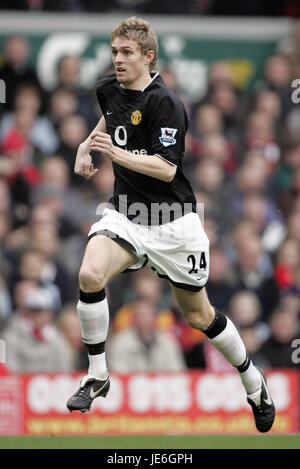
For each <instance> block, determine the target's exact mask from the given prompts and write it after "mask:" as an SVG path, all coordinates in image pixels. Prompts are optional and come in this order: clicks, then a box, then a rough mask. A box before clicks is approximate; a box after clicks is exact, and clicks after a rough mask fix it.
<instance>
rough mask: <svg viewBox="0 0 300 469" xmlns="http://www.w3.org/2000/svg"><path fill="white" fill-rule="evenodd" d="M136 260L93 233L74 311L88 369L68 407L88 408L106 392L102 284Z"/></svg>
mask: <svg viewBox="0 0 300 469" xmlns="http://www.w3.org/2000/svg"><path fill="white" fill-rule="evenodd" d="M135 262H136V257H135V256H134V254H132V253H131V252H129V251H127V250H126V249H125V248H123V247H122V246H120V245H119V244H118V243H116V242H115V241H114V240H112V239H110V238H108V237H106V236H102V235H96V236H93V237H92V238H91V239H90V240H89V242H88V244H87V247H86V251H85V254H84V257H83V261H82V265H81V268H80V272H79V286H80V293H79V301H78V304H77V311H78V316H79V320H80V324H81V330H82V340H83V342H84V344H85V346H86V348H87V351H88V357H89V369H88V374H87V375H86V376H85V377H84V378H83V380H82V382H81V386H80V388H79V390H78V391H77V392H76V393H75V394H74V395H73V396H72V397H71V398H70V399H69V401H68V403H67V406H68V408H69V410H81V411H82V412H84V411H86V410H89V408H90V405H91V403H92V401H93V399H94V398H95V397H97V396H98V395H99V396H105V395H106V394H107V392H108V389H109V375H108V370H107V366H106V359H105V341H106V337H107V332H108V326H109V309H108V303H107V299H106V294H105V285H106V283H107V282H108V281H109V280H110V279H111V278H112V277H114V276H115V275H116V274H118V273H120V272H122V271H123V270H125V269H126V268H128V267H130V266H131V265H132V264H134V263H135Z"/></svg>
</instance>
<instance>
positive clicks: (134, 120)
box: [131, 111, 142, 125]
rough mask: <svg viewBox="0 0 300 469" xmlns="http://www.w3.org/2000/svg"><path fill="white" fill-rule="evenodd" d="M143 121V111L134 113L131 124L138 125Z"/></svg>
mask: <svg viewBox="0 0 300 469" xmlns="http://www.w3.org/2000/svg"><path fill="white" fill-rule="evenodd" d="M141 120H142V113H141V111H133V113H132V114H131V123H132V124H133V125H138V124H139V123H140V122H141Z"/></svg>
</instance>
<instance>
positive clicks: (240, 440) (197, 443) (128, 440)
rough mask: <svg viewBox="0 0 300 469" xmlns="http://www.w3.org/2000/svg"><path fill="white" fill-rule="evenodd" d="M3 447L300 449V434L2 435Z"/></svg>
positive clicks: (0, 443)
mask: <svg viewBox="0 0 300 469" xmlns="http://www.w3.org/2000/svg"><path fill="white" fill-rule="evenodd" d="M0 449H300V434H289V435H260V434H258V435H138V436H132V435H125V436H123V435H122V436H119V435H117V436H101V435H99V436H96V435H93V436H92V435H89V436H57V435H55V436H54V435H49V436H47V435H46V436H30V435H28V436H0Z"/></svg>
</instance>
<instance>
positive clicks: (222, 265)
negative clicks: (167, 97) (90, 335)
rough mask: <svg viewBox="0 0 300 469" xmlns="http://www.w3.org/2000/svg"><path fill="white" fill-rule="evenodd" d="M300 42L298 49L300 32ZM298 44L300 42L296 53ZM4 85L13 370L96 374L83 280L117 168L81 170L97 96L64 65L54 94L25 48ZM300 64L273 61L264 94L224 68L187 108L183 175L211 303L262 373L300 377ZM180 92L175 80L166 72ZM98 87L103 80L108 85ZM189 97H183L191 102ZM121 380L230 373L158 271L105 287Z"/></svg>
mask: <svg viewBox="0 0 300 469" xmlns="http://www.w3.org/2000/svg"><path fill="white" fill-rule="evenodd" d="M297 32H298V35H297V34H295V41H296V40H297V38H298V40H299V37H300V26H299V23H297V24H296V33H297ZM296 46H297V44H295V47H296ZM3 55H4V61H3V65H2V67H1V68H0V78H2V79H4V80H7V83H9V87H8V90H7V91H8V93H7V103H6V104H5V105H2V107H1V110H0V119H1V120H0V332H1V337H3V338H4V340H5V341H6V344H7V354H8V355H7V366H8V368H9V369H11V370H12V371H15V372H20V371H22V372H25V371H47V370H48V371H66V370H75V369H84V368H86V366H87V356H86V353H85V350H84V348H83V346H82V341H81V332H80V327H79V320H78V317H77V314H76V303H77V300H78V279H77V275H78V270H79V267H80V262H81V259H82V255H83V252H84V249H85V244H86V238H87V233H88V231H89V227H90V225H91V224H92V223H93V222H94V221H95V220H96V219H97V215H96V209H97V206H98V204H99V203H103V202H106V201H108V199H109V197H110V195H111V193H112V190H113V182H114V178H113V173H112V167H111V163H110V162H109V161H108V160H105V159H103V158H101V156H99V155H98V156H97V155H93V156H94V161H95V164H96V165H98V166H99V168H100V170H99V171H98V173H97V174H96V175H95V176H94V177H93V178H92V179H91V180H90V181H86V180H84V179H83V178H80V177H77V176H76V175H75V174H74V172H73V165H74V159H75V155H76V149H77V147H78V145H79V143H80V142H81V141H82V140H83V139H84V138H85V137H86V136H87V135H88V133H89V132H90V131H91V130H92V129H93V127H94V126H95V125H96V123H97V122H98V119H99V117H100V109H99V107H98V106H97V102H96V97H95V92H94V89H91V90H85V89H82V87H81V86H80V58H79V57H73V56H66V57H64V58H63V59H62V60H61V61H60V63H59V67H58V72H57V84H56V86H55V88H53V89H52V90H50V91H49V90H47V92H46V91H45V90H44V89H43V88H42V86H41V84H40V82H39V80H38V77H37V75H36V73H35V71H34V70H33V69H32V67H31V66H30V65H29V59H30V47H29V44H28V42H27V40H26V38H25V37H22V36H13V37H10V38H8V39H7V40H6V42H5V47H4V50H3ZM299 67H300V58H299V54H298V55H296V54H295V53H293V50H289V51H282V52H280V53H278V54H274V55H272V56H270V57H268V59H267V60H266V62H265V66H264V69H263V73H262V79H261V80H260V81H259V82H258V83H256V84H255V86H254V89H252V90H251V91H249V90H241V89H238V88H236V86H235V85H234V76H233V72H232V69H231V68H230V67H229V65H228V64H227V63H226V62H215V63H213V64H212V65H211V67H210V73H209V83H208V88H207V89H208V91H207V93H206V95H205V96H204V97H203V98H202V99H201V101H200V102H198V103H193V104H191V103H189V102H188V101H187V100H186V99H185V104H186V108H187V112H188V115H189V119H190V128H189V131H188V134H187V138H186V156H185V159H184V170H185V172H186V174H187V176H188V177H189V178H190V180H191V182H192V186H193V188H194V191H195V194H196V197H197V200H198V202H200V203H204V207H205V216H204V227H205V230H206V232H207V234H208V236H209V239H210V243H211V269H210V277H209V281H208V283H207V291H208V295H209V298H210V300H211V302H212V304H214V305H215V306H216V307H217V308H219V309H220V310H222V311H224V312H225V313H226V314H228V315H229V317H231V318H232V320H233V321H234V322H235V324H236V326H237V327H238V329H239V331H240V333H241V336H242V338H243V340H244V342H245V344H246V347H247V348H248V351H249V353H250V355H251V357H252V358H253V360H254V363H256V364H258V365H262V366H266V367H288V368H291V367H298V368H299V367H300V364H299V363H294V362H293V361H292V352H293V348H292V343H293V340H294V339H295V338H297V337H299V334H300V108H299V104H298V105H297V104H294V103H293V101H292V98H291V93H292V91H293V89H292V87H291V81H292V80H293V79H294V78H297V75H296V73H297V72H296V70H299ZM161 74H162V76H163V77H164V76H165V77H166V80H168V82H169V83H172V87H173V89H174V91H175V92H178V93H180V92H179V90H178V88H177V82H176V76H175V75H174V74H173V73H172V71H170V70H167V69H165V70H161ZM99 78H100V77H99ZM183 98H184V97H183ZM107 296H108V300H109V304H110V314H111V322H110V332H109V339H108V344H109V345H108V350H107V353H108V360H109V365H110V367H111V369H112V371H114V370H115V371H120V372H129V371H134V370H135V369H136V370H139V371H141V370H147V371H149V370H166V369H170V370H182V369H185V368H205V369H208V370H223V369H227V367H228V365H227V364H226V363H225V362H224V361H223V359H222V357H221V356H220V355H219V354H218V352H216V351H215V350H214V349H213V348H212V347H210V344H209V343H208V341H207V340H205V338H204V335H203V334H202V333H201V332H199V331H196V330H194V329H191V328H190V327H189V326H188V325H187V323H186V321H185V320H184V318H183V316H182V314H181V312H180V311H179V309H178V306H177V305H176V303H175V301H174V299H173V297H172V295H171V291H170V287H169V285H168V283H167V281H165V280H161V279H158V277H157V276H156V275H155V273H153V272H151V271H150V270H148V269H147V268H146V267H145V268H143V269H142V270H140V271H139V272H138V273H123V274H120V275H119V276H118V277H116V278H115V279H113V280H112V281H111V282H110V283H109V285H108V286H107Z"/></svg>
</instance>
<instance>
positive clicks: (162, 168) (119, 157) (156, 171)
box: [90, 131, 177, 182]
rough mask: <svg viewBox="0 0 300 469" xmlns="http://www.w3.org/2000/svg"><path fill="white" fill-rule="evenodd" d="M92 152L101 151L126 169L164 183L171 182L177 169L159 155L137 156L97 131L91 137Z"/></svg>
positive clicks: (107, 135) (108, 136)
mask: <svg viewBox="0 0 300 469" xmlns="http://www.w3.org/2000/svg"><path fill="white" fill-rule="evenodd" d="M91 139H92V141H91V144H90V150H94V151H99V152H101V153H102V155H103V156H105V157H106V158H109V159H110V160H111V161H113V162H115V163H118V164H119V165H121V166H124V167H125V168H128V169H131V170H133V171H137V172H138V173H142V174H145V175H147V176H151V177H154V178H157V179H160V180H161V181H164V182H171V181H172V180H173V179H174V176H175V174H176V169H177V167H176V166H175V165H174V164H172V163H169V162H168V161H166V160H164V159H162V158H161V157H159V156H157V155H136V154H134V153H131V152H129V151H127V150H123V149H122V148H119V147H117V146H115V145H113V142H112V139H111V136H110V135H109V134H106V133H104V132H99V131H95V132H93V133H92V135H91Z"/></svg>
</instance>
